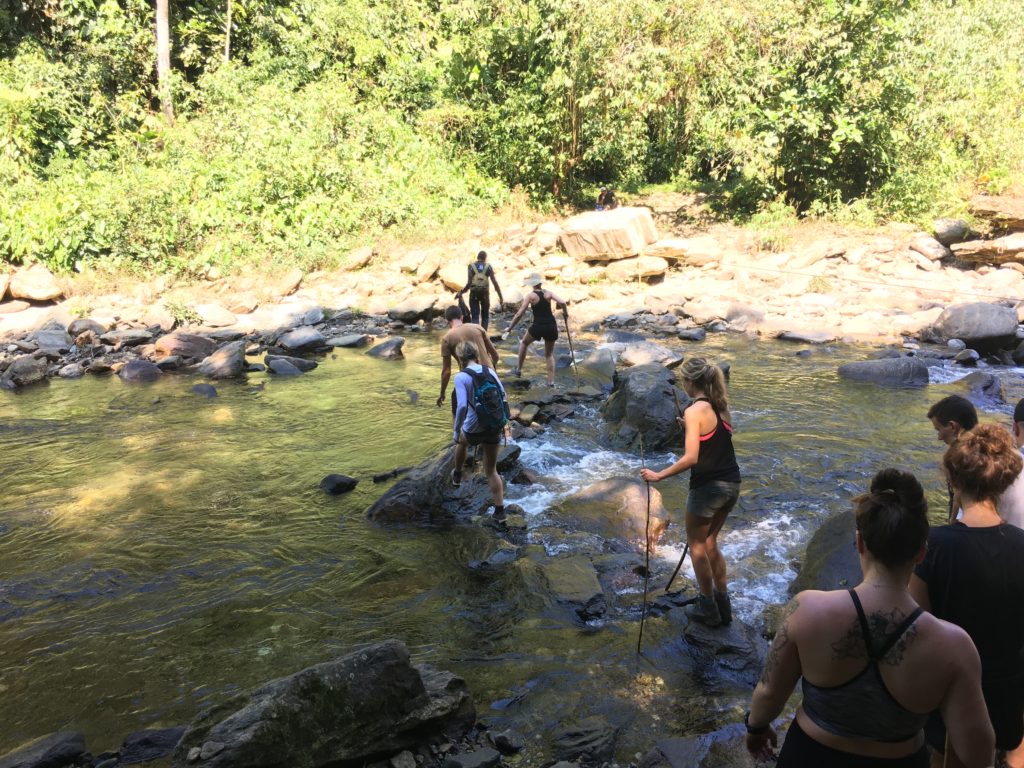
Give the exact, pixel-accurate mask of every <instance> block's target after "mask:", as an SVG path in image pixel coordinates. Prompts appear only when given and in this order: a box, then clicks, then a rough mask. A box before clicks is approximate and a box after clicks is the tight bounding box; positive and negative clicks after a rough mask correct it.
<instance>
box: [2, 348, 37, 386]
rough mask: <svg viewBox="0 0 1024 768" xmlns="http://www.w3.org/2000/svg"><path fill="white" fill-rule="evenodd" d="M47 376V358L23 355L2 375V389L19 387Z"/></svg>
mask: <svg viewBox="0 0 1024 768" xmlns="http://www.w3.org/2000/svg"><path fill="white" fill-rule="evenodd" d="M45 378H46V360H44V359H39V358H36V357H32V355H22V356H21V357H18V358H15V360H14V362H13V363H11V364H10V365H9V366H7V369H6V370H5V371H4V372H3V375H2V376H0V389H18V388H19V387H26V386H28V385H29V384H35V383H36V382H38V381H42V380H43V379H45Z"/></svg>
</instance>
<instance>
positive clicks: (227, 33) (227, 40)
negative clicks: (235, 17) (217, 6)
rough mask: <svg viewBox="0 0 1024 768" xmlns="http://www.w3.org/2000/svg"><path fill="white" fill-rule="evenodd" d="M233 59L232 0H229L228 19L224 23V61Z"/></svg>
mask: <svg viewBox="0 0 1024 768" xmlns="http://www.w3.org/2000/svg"><path fill="white" fill-rule="evenodd" d="M230 60H231V0H228V19H227V22H226V23H225V24H224V63H225V64H227V63H228V62H229V61H230Z"/></svg>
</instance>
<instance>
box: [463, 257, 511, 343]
mask: <svg viewBox="0 0 1024 768" xmlns="http://www.w3.org/2000/svg"><path fill="white" fill-rule="evenodd" d="M490 283H494V290H495V291H497V292H498V307H499V308H500V307H501V305H502V304H504V303H505V299H504V298H503V297H502V295H501V286H500V285H498V279H497V278H496V277H495V276H494V267H492V266H491V265H490V264H488V263H487V251H480V253H478V254H477V255H476V261H475V262H473V263H472V264H470V265H469V279H468V280H466V287H465V288H463V289H462V290H461V291H459V292H458V293H457V294H455V295H456V296H458V297H459V298H460V299H461V298H462V294H464V293H465V292H466V291H469V311H470V313H471V314H472V320H473V322H474V323H480V325H481V326H483V327H484V329H486V328H487V325H488V322H489V320H490V313H491V286H490Z"/></svg>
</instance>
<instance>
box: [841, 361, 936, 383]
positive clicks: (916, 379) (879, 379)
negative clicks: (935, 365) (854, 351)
mask: <svg viewBox="0 0 1024 768" xmlns="http://www.w3.org/2000/svg"><path fill="white" fill-rule="evenodd" d="M839 376H840V377H842V378H844V379H852V380H854V381H869V382H872V383H874V384H897V385H902V386H920V385H924V384H927V383H928V365H927V364H926V363H925V362H924V360H921V359H920V358H917V357H896V358H885V359H883V360H859V361H857V362H854V363H844V364H843V365H840V366H839Z"/></svg>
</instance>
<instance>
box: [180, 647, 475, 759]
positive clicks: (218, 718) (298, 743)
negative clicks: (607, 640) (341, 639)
mask: <svg viewBox="0 0 1024 768" xmlns="http://www.w3.org/2000/svg"><path fill="white" fill-rule="evenodd" d="M475 719H476V712H475V709H474V707H473V702H472V699H471V698H470V695H469V691H468V690H467V688H466V684H465V681H463V680H462V679H461V678H458V677H456V676H454V675H452V674H450V673H446V672H439V671H436V670H433V669H430V668H428V667H421V668H416V667H414V666H412V664H411V663H410V661H409V651H408V650H407V649H406V647H405V646H404V645H403V644H402V643H400V642H399V641H397V640H388V641H385V642H382V643H376V644H374V645H371V646H369V647H368V648H365V649H363V650H361V651H356V652H354V653H350V654H348V655H346V656H341V657H339V658H337V659H334V660H333V661H328V662H324V663H323V664H317V665H315V666H313V667H309V668H308V669H304V670H302V671H301V672H297V673H296V674H294V675H291V676H289V677H283V678H280V679H278V680H272V681H271V682H269V683H266V684H265V685H263V686H261V687H260V688H257V689H256V690H255V691H253V692H252V693H251V694H250V695H249V696H248V697H247V698H246V697H236V698H235V699H234V700H232V701H230V702H228V703H227V704H225V705H222V706H221V707H218V708H216V709H214V710H213V711H211V712H208V713H205V714H204V715H202V716H200V718H199V719H197V720H196V721H195V722H194V723H192V725H191V726H190V727H189V729H188V730H187V731H186V732H185V735H184V736H182V738H181V741H180V742H179V743H178V746H177V747H176V748H175V750H174V755H173V758H172V761H171V766H172V768H284V766H303V768H329V767H330V768H333V767H334V766H338V765H354V764H363V763H369V762H371V761H372V760H373V759H374V758H376V757H378V756H380V755H392V754H396V753H398V752H400V751H402V750H403V749H409V748H415V747H419V746H421V745H423V744H425V743H426V742H427V741H429V739H431V738H456V739H457V738H460V737H462V736H463V735H465V733H466V732H467V731H468V730H469V727H470V726H471V725H472V724H473V722H474V721H475Z"/></svg>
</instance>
